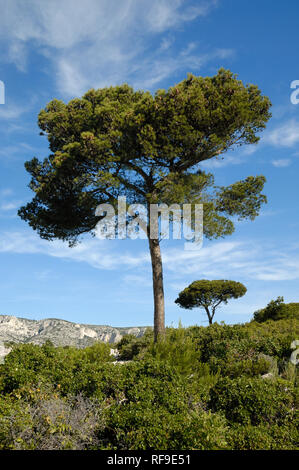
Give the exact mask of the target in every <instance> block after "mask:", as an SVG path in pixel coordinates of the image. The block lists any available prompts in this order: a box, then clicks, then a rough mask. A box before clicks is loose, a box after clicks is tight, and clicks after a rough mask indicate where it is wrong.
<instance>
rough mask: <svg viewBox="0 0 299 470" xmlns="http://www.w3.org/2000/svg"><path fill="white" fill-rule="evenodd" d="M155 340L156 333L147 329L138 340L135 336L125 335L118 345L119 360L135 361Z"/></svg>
mask: <svg viewBox="0 0 299 470" xmlns="http://www.w3.org/2000/svg"><path fill="white" fill-rule="evenodd" d="M153 338H154V333H153V330H151V329H147V330H146V332H145V334H144V335H143V336H141V337H140V338H136V336H134V335H124V336H123V337H122V339H121V340H120V341H119V342H118V343H117V345H116V347H117V349H118V351H119V359H121V360H123V361H129V360H131V359H133V357H135V356H137V355H138V354H139V353H140V352H141V351H142V350H144V349H145V348H146V347H147V346H148V345H149V344H150V343H151V342H152V341H153Z"/></svg>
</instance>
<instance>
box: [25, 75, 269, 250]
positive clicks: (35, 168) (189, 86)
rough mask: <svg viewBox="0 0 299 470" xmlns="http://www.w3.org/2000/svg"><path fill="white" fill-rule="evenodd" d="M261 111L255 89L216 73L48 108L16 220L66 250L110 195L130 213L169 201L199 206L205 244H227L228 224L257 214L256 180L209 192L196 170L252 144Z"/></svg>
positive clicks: (99, 93)
mask: <svg viewBox="0 0 299 470" xmlns="http://www.w3.org/2000/svg"><path fill="white" fill-rule="evenodd" d="M270 106H271V104H270V101H269V99H268V98H267V97H265V96H262V95H261V92H260V90H259V89H258V87H256V86H254V85H244V84H243V83H242V82H241V81H240V80H238V79H237V77H236V76H235V75H234V74H232V73H231V72H230V71H228V70H224V69H220V70H219V72H218V73H217V74H216V75H215V76H214V77H196V76H193V75H189V76H188V78H187V79H186V80H183V81H182V82H180V83H179V84H177V85H175V86H174V87H171V88H169V89H168V90H158V91H157V92H156V93H155V95H151V94H150V93H149V92H144V91H134V90H133V89H132V88H130V87H129V86H128V85H121V86H116V87H110V88H103V89H99V90H90V91H88V92H87V93H86V94H85V95H84V96H83V97H82V98H80V99H79V98H78V99H73V100H71V101H70V102H69V103H67V104H65V103H63V102H62V101H59V100H56V99H54V100H52V101H51V102H50V103H49V104H48V105H47V106H46V108H45V109H43V110H42V111H41V112H40V114H39V119H38V123H39V126H40V128H41V130H42V133H43V134H45V135H46V136H47V138H48V141H49V147H50V151H51V154H50V155H49V157H48V158H46V159H45V160H44V161H42V162H40V161H39V160H38V159H37V158H34V159H32V160H31V161H29V162H27V163H26V169H27V171H28V172H29V173H30V175H31V177H32V179H31V183H30V187H31V189H32V190H33V191H34V193H35V196H34V199H33V200H32V202H30V203H28V204H27V205H26V206H24V207H22V208H21V209H20V211H19V215H20V216H21V217H22V218H23V219H24V220H26V221H27V222H28V223H29V224H30V225H31V226H32V227H33V228H34V229H35V230H37V231H38V232H39V234H40V236H41V237H43V238H46V239H52V238H61V239H64V240H70V241H71V242H74V241H75V240H76V239H77V237H78V236H79V235H80V234H82V233H84V232H89V231H92V230H93V229H94V227H95V225H96V222H97V221H98V218H97V217H96V216H95V209H96V207H97V206H98V205H99V204H101V203H106V202H109V203H112V204H115V202H116V198H117V197H118V195H122V196H124V195H126V196H127V199H128V202H129V201H130V202H139V203H150V202H154V203H158V202H166V203H168V204H169V203H171V201H172V199H173V198H175V202H176V203H180V202H186V201H188V202H190V203H191V202H202V203H204V204H205V205H206V207H205V211H204V212H205V224H204V227H205V231H206V236H208V237H212V238H213V237H215V236H223V235H225V234H229V233H231V232H232V230H233V223H232V221H230V220H229V218H228V217H230V216H233V215H238V216H239V217H241V218H244V217H249V218H251V219H253V218H254V217H255V216H256V215H257V214H258V212H259V209H260V206H261V204H263V203H264V202H265V196H263V195H261V190H262V188H263V185H264V181H265V180H264V177H253V176H251V177H249V178H247V179H245V180H244V181H240V182H238V183H235V184H234V185H231V186H229V187H228V188H214V182H213V177H212V175H206V174H205V173H204V172H202V171H198V168H197V165H198V163H200V162H202V161H204V160H207V159H210V158H212V157H217V156H219V155H220V154H223V153H225V152H227V151H228V150H229V149H231V148H233V147H235V146H240V145H244V144H253V143H256V142H257V141H258V140H259V136H258V133H259V132H260V131H261V130H263V129H264V128H265V124H266V122H267V121H268V119H269V118H270V113H269V109H270ZM213 188H214V195H213V196H212V194H213ZM207 190H208V191H207Z"/></svg>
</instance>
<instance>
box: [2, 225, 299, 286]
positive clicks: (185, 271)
mask: <svg viewBox="0 0 299 470" xmlns="http://www.w3.org/2000/svg"><path fill="white" fill-rule="evenodd" d="M120 243H122V242H121V241H111V240H98V239H96V238H94V239H89V240H88V239H87V240H84V241H83V242H82V243H80V244H78V245H77V246H75V247H74V248H69V247H68V245H67V244H66V243H63V242H61V241H53V242H47V241H45V240H41V239H40V238H39V237H38V236H37V235H36V234H35V233H29V234H28V232H12V233H10V232H3V233H0V253H17V254H31V255H34V254H42V255H46V256H51V257H55V258H60V259H69V260H73V261H76V262H84V263H88V264H89V265H91V266H92V267H94V268H96V269H103V270H121V269H129V270H130V269H133V270H134V274H130V273H126V274H125V277H124V280H125V281H126V282H131V283H132V282H133V283H135V282H138V283H140V282H142V279H145V283H148V279H149V277H150V257H149V253H148V251H147V250H143V249H142V250H139V251H133V250H132V249H130V250H127V251H125V250H124V249H121V246H120ZM162 256H163V263H164V269H165V272H167V273H168V274H167V276H170V278H169V279H170V282H171V283H173V285H179V284H178V282H179V283H180V280H181V279H185V278H186V277H188V276H191V275H192V277H197V278H211V279H240V280H243V281H246V280H260V281H287V280H289V281H291V280H296V279H299V256H298V246H288V247H285V248H282V247H279V248H277V247H275V246H273V247H269V246H267V243H264V244H263V243H261V242H260V243H259V242H258V241H256V242H255V243H253V242H249V241H248V242H239V241H221V242H214V243H209V244H207V245H206V246H204V247H203V248H202V249H201V250H199V251H185V250H184V249H183V241H182V246H181V247H180V248H170V247H168V246H164V245H163V244H162ZM145 268H146V269H147V270H148V271H147V273H148V275H144V271H143V270H144V269H145ZM139 269H141V270H142V272H141V271H138V272H137V271H136V270H139ZM132 276H133V277H132Z"/></svg>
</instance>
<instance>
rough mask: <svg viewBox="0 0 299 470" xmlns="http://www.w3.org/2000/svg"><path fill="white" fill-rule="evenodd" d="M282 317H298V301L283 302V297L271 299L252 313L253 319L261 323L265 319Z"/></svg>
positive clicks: (279, 318)
mask: <svg viewBox="0 0 299 470" xmlns="http://www.w3.org/2000/svg"><path fill="white" fill-rule="evenodd" d="M284 318H297V319H299V303H290V304H285V303H284V301H283V297H277V299H276V300H271V301H270V302H269V303H268V305H267V306H266V307H265V308H262V309H261V310H257V311H256V312H254V314H253V319H254V321H257V322H258V323H263V322H265V321H267V320H275V321H276V320H282V319H284Z"/></svg>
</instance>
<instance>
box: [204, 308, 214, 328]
mask: <svg viewBox="0 0 299 470" xmlns="http://www.w3.org/2000/svg"><path fill="white" fill-rule="evenodd" d="M205 311H206V312H207V315H208V319H209V325H212V324H213V316H214V315H211V313H210V310H209V309H208V307H205Z"/></svg>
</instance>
